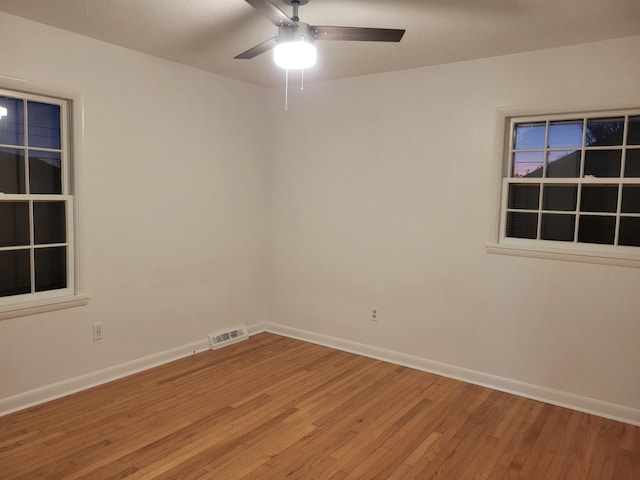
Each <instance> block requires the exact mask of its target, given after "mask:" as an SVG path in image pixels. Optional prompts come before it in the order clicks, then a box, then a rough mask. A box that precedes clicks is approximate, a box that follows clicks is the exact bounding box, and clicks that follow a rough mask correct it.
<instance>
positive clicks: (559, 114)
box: [486, 98, 640, 268]
mask: <svg viewBox="0 0 640 480" xmlns="http://www.w3.org/2000/svg"><path fill="white" fill-rule="evenodd" d="M627 113H631V115H634V114H640V98H632V99H624V100H619V101H611V102H607V103H592V104H587V105H585V104H582V105H545V106H524V107H507V108H500V109H498V111H497V122H496V137H495V148H494V151H495V159H496V160H497V161H496V162H495V163H494V164H493V165H494V169H493V172H492V173H493V178H495V179H496V181H497V183H496V184H495V185H496V187H495V188H496V190H495V191H496V192H498V196H497V198H496V203H495V205H496V208H495V214H494V216H493V218H492V222H491V231H492V233H491V236H490V238H491V239H490V240H489V241H488V242H487V243H486V248H487V252H488V253H492V254H500V255H513V256H523V257H532V258H545V259H554V260H564V261H573V262H586V263H596V264H607V265H620V266H627V267H637V268H640V247H630V246H619V245H600V244H588V243H579V242H573V243H572V242H561V241H551V240H537V239H522V238H513V237H507V236H506V213H507V196H508V195H507V193H508V187H509V183H523V184H524V183H529V182H530V183H535V184H540V185H541V192H542V188H543V187H544V185H549V184H554V183H555V184H576V185H578V187H580V185H582V184H595V185H597V184H618V185H623V184H625V185H628V184H640V178H628V177H627V178H531V179H528V178H515V177H513V178H512V177H511V172H510V166H511V158H510V156H511V155H510V153H511V147H512V145H511V144H512V138H513V130H512V128H513V127H512V126H513V124H514V123H517V122H521V121H523V120H524V121H527V122H528V121H534V120H536V119H537V120H541V121H544V120H550V121H553V120H563V119H575V118H580V117H591V116H594V115H595V116H599V117H614V116H624V115H625V114H627ZM582 148H583V149H584V146H583V147H582ZM623 167H624V164H623ZM620 197H621V188H619V193H618V211H617V213H616V215H617V216H619V215H620ZM577 208H578V209H579V204H578V207H577ZM540 209H541V207H539V209H538V211H537V212H538V215H541V213H542V211H541V210H540ZM563 213H568V212H563ZM577 214H578V215H579V211H578V212H577ZM539 218H540V217H539ZM538 228H539V227H538ZM616 239H617V235H616Z"/></svg>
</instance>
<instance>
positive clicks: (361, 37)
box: [311, 27, 405, 42]
mask: <svg viewBox="0 0 640 480" xmlns="http://www.w3.org/2000/svg"><path fill="white" fill-rule="evenodd" d="M311 28H312V29H313V31H314V33H315V39H316V40H353V41H359V42H399V41H400V40H401V39H402V36H403V35H404V32H405V30H398V29H395V28H362V27H311Z"/></svg>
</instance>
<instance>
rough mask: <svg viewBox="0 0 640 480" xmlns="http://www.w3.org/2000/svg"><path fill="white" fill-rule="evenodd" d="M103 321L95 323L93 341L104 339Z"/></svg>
mask: <svg viewBox="0 0 640 480" xmlns="http://www.w3.org/2000/svg"><path fill="white" fill-rule="evenodd" d="M102 334H103V331H102V323H94V324H93V341H94V342H95V341H96V340H102Z"/></svg>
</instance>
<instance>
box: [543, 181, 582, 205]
mask: <svg viewBox="0 0 640 480" xmlns="http://www.w3.org/2000/svg"><path fill="white" fill-rule="evenodd" d="M577 201H578V186H577V185H546V186H545V187H544V195H543V196H542V208H543V209H544V210H565V211H571V210H575V209H576V205H577Z"/></svg>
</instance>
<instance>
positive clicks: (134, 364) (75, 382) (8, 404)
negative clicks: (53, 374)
mask: <svg viewBox="0 0 640 480" xmlns="http://www.w3.org/2000/svg"><path fill="white" fill-rule="evenodd" d="M209 347H210V343H209V339H208V338H205V339H203V340H198V341H197V342H193V343H189V344H187V345H182V346H181V347H176V348H171V349H169V350H165V351H163V352H159V353H154V354H153V355H148V356H146V357H142V358H137V359H135V360H131V361H129V362H125V363H121V364H119V365H115V366H113V367H109V368H105V369H102V370H98V371H95V372H91V373H87V374H85V375H80V376H79V377H74V378H70V379H68V380H63V381H61V382H57V383H54V384H51V385H47V386H44V387H40V388H36V389H34V390H29V391H27V392H24V393H19V394H18V395H14V396H12V397H7V398H3V399H0V416H2V415H7V414H9V413H12V412H16V411H18V410H23V409H25V408H29V407H32V406H34V405H38V404H40V403H45V402H48V401H50V400H55V399H56V398H60V397H64V396H66V395H70V394H72V393H76V392H79V391H82V390H86V389H88V388H92V387H96V386H98V385H102V384H103V383H107V382H111V381H112V380H117V379H118V378H122V377H126V376H129V375H133V374H134V373H138V372H141V371H143V370H148V369H150V368H153V367H157V366H158V365H163V364H165V363H169V362H173V361H174V360H178V359H180V358H184V357H188V356H189V355H192V354H193V352H194V351H195V352H196V353H199V352H203V351H205V350H209Z"/></svg>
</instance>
